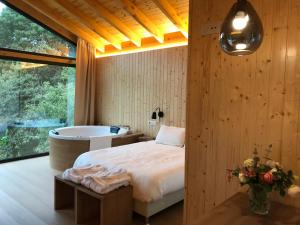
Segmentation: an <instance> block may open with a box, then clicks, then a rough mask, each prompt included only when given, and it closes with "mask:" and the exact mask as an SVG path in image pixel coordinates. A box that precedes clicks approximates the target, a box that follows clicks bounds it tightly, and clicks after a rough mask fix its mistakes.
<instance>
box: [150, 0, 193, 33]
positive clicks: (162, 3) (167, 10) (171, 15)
mask: <svg viewBox="0 0 300 225" xmlns="http://www.w3.org/2000/svg"><path fill="white" fill-rule="evenodd" d="M152 1H153V2H154V3H155V4H156V6H157V7H158V8H159V9H160V10H161V11H162V13H163V14H164V15H165V16H166V17H168V19H169V20H170V21H171V22H172V23H173V24H174V25H175V26H176V27H177V28H178V30H179V31H180V32H181V33H182V34H183V35H184V36H185V37H186V38H188V25H187V24H186V23H185V22H184V21H183V19H182V18H181V17H180V16H179V15H178V13H177V11H176V10H175V9H174V7H173V6H172V5H171V4H170V3H169V1H168V0H152Z"/></svg>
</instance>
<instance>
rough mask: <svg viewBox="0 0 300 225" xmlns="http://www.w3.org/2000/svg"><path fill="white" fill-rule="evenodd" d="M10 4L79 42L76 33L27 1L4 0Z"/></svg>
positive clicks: (69, 38)
mask: <svg viewBox="0 0 300 225" xmlns="http://www.w3.org/2000/svg"><path fill="white" fill-rule="evenodd" d="M3 2H4V3H5V4H7V5H8V6H12V7H13V8H16V9H18V10H20V11H21V12H23V13H24V14H25V15H27V16H29V17H31V18H33V19H35V20H37V21H38V22H40V23H41V24H43V25H45V26H46V27H48V28H50V29H51V30H53V31H55V32H56V33H58V34H60V35H61V36H63V37H64V38H66V39H67V40H70V41H71V42H73V43H75V44H76V43H77V36H76V35H74V34H73V33H72V32H70V31H69V30H67V29H65V28H64V27H62V26H61V25H60V24H58V23H56V22H55V21H53V20H52V19H50V18H49V17H47V16H45V15H44V14H42V13H40V12H39V11H37V10H36V9H34V8H33V7H31V6H30V5H28V4H27V3H25V2H23V1H20V0H4V1H3Z"/></svg>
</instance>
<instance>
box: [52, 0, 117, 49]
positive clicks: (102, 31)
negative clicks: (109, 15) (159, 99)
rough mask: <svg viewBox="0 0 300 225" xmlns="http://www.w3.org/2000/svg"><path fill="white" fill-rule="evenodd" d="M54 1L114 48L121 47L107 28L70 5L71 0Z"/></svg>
mask: <svg viewBox="0 0 300 225" xmlns="http://www.w3.org/2000/svg"><path fill="white" fill-rule="evenodd" d="M55 1H56V2H57V3H58V4H59V5H60V6H62V7H63V8H64V9H65V10H67V11H68V12H69V13H70V14H72V16H74V17H76V18H77V19H79V20H80V23H82V24H83V25H84V26H86V27H87V28H89V29H92V30H94V31H95V32H97V33H98V34H99V35H100V36H101V37H102V38H103V39H105V40H106V41H108V42H109V43H111V44H112V45H113V46H114V47H115V48H117V49H119V50H121V49H122V43H121V42H120V41H119V40H117V39H116V38H114V36H113V35H112V34H110V33H109V32H108V31H107V30H105V29H103V28H101V27H100V25H99V24H98V23H97V22H96V21H95V20H94V19H93V18H91V17H90V16H88V15H86V14H84V13H82V12H81V10H80V9H78V8H76V7H75V6H74V5H72V3H71V2H69V1H66V0H55Z"/></svg>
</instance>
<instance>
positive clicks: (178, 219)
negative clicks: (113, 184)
mask: <svg viewBox="0 0 300 225" xmlns="http://www.w3.org/2000/svg"><path fill="white" fill-rule="evenodd" d="M58 173H59V172H58V171H55V170H52V169H50V167H49V157H40V158H34V159H28V160H22V161H17V162H10V163H5V164H0V177H1V179H0V224H1V225H74V214H73V212H72V211H69V210H63V211H55V210H54V209H53V199H54V196H53V194H54V191H53V186H54V178H53V177H54V175H56V174H58ZM182 214H183V203H178V204H176V205H174V206H173V207H170V208H169V209H167V210H165V211H163V212H161V213H159V214H157V215H155V216H153V217H152V218H151V221H150V222H151V225H165V224H172V225H182ZM142 224H143V218H142V217H140V216H138V215H135V216H134V222H133V225H142Z"/></svg>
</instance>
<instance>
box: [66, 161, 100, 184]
mask: <svg viewBox="0 0 300 225" xmlns="http://www.w3.org/2000/svg"><path fill="white" fill-rule="evenodd" d="M104 170H106V168H105V167H103V166H100V165H90V164H89V165H87V166H83V167H78V168H70V169H67V170H66V171H65V172H64V173H63V175H62V177H63V179H65V180H70V181H72V182H74V183H77V184H80V183H81V181H82V179H83V178H84V176H86V175H88V174H95V173H97V172H100V171H104Z"/></svg>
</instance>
